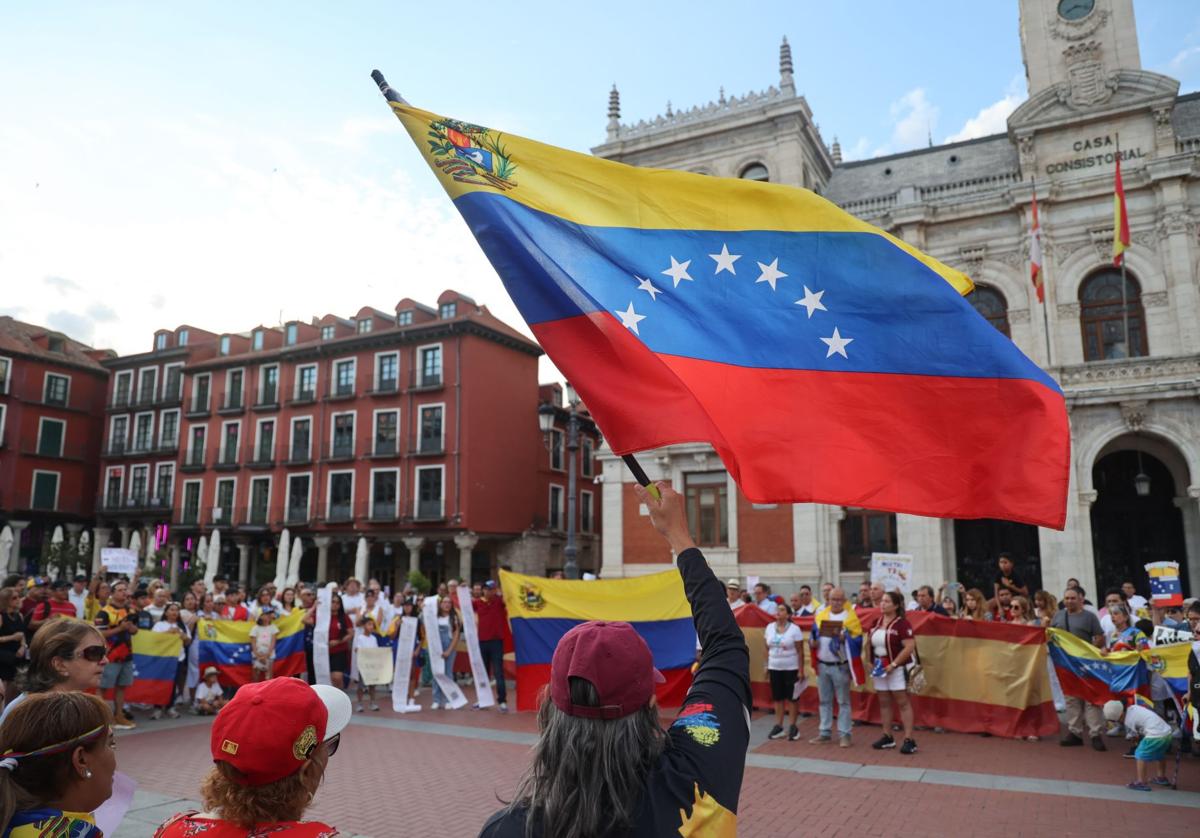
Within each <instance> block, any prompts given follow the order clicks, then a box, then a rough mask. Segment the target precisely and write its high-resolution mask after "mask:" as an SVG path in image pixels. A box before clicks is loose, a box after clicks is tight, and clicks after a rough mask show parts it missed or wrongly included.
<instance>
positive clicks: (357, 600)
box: [342, 593, 367, 622]
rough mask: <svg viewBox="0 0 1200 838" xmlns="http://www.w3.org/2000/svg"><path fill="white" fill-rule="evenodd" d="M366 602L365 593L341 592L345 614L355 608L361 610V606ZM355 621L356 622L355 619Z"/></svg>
mask: <svg viewBox="0 0 1200 838" xmlns="http://www.w3.org/2000/svg"><path fill="white" fill-rule="evenodd" d="M366 604H367V596H366V594H361V593H359V594H342V610H343V611H345V612H346V613H347V614H350V613H352V612H354V611H355V610H358V611H361V610H362V608H363V606H364V605H366ZM355 622H358V620H357V619H355Z"/></svg>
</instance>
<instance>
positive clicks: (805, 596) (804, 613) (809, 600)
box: [792, 585, 817, 617]
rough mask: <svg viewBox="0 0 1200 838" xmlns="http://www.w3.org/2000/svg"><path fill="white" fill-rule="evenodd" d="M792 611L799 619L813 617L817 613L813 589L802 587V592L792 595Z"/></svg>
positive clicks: (806, 586)
mask: <svg viewBox="0 0 1200 838" xmlns="http://www.w3.org/2000/svg"><path fill="white" fill-rule="evenodd" d="M792 611H793V612H794V613H795V616H797V617H811V616H812V615H813V614H816V613H817V603H815V602H813V595H812V588H811V587H809V586H808V585H801V586H800V590H799V591H798V592H797V593H794V594H792Z"/></svg>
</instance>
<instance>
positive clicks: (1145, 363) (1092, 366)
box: [1058, 306, 1200, 393]
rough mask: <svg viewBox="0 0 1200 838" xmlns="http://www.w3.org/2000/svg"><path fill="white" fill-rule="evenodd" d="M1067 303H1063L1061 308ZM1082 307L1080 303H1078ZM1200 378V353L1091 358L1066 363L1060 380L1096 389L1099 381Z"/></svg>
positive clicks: (1138, 382) (1118, 382) (1140, 382)
mask: <svg viewBox="0 0 1200 838" xmlns="http://www.w3.org/2000/svg"><path fill="white" fill-rule="evenodd" d="M1062 308H1063V306H1059V309H1060V311H1061V309H1062ZM1077 308H1078V306H1077ZM1197 378H1200V356H1195V355H1189V356H1185V357H1177V358H1130V359H1128V360H1125V359H1120V360H1113V361H1090V362H1088V363H1086V364H1076V365H1073V366H1069V367H1063V368H1062V370H1061V371H1060V373H1059V378H1058V380H1059V383H1060V384H1062V385H1063V386H1064V387H1068V388H1070V387H1085V388H1086V390H1087V392H1089V393H1094V392H1096V391H1097V390H1098V389H1099V385H1108V386H1114V385H1117V386H1119V385H1122V384H1128V385H1129V386H1131V387H1138V388H1144V387H1145V386H1146V385H1147V384H1153V383H1154V382H1155V381H1160V380H1167V381H1192V380H1195V379H1197Z"/></svg>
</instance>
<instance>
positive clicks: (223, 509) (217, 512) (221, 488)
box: [213, 477, 237, 526]
mask: <svg viewBox="0 0 1200 838" xmlns="http://www.w3.org/2000/svg"><path fill="white" fill-rule="evenodd" d="M236 499H237V478H236V477H226V478H223V479H221V480H218V481H217V494H216V497H215V498H213V523H214V524H226V525H229V526H232V525H233V504H234V502H235V500H236Z"/></svg>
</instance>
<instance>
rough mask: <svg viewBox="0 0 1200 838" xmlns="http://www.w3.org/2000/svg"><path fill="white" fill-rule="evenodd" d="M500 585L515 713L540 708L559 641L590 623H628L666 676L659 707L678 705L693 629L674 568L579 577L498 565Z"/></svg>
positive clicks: (687, 678)
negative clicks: (512, 657)
mask: <svg viewBox="0 0 1200 838" xmlns="http://www.w3.org/2000/svg"><path fill="white" fill-rule="evenodd" d="M500 587H501V589H502V591H503V592H504V605H505V607H506V608H507V609H508V619H509V623H510V625H511V627H512V635H513V645H514V647H515V648H516V663H517V709H518V710H536V709H537V707H538V700H539V699H540V697H541V695H540V694H541V690H542V687H543V686H545V685H546V684H547V683H549V681H550V661H551V659H552V658H553V657H554V650H555V648H556V647H557V646H558V641H559V638H561V637H562V636H563V635H564V634H566V633H567V632H568V631H570V630H571V629H572V628H574V627H575V626H577V625H579V624H580V623H585V622H587V621H589V620H612V621H617V620H619V621H624V622H627V623H629V624H631V625H632V626H633V627H634V629H635V630H636V631H637V633H638V634H640V635H641V636H642V639H643V640H645V641H646V645H647V646H649V647H650V652H651V654H653V655H654V666H655V667H657V669H658V670H659V671H660V672H662V674H663V676H664V677H665V678H666V679H667V680H666V683H665V684H659V685H658V702H659V704H661V705H662V706H664V707H678V706H679V705H680V704H682V703H683V699H684V697H685V696H686V695H687V690H688V687H689V686H691V683H692V674H691V666H692V662H693V661H695V659H696V628H695V626H694V625H693V624H692V609H691V606H690V605H688V601H687V597H686V596H685V595H684V593H683V580H682V578H681V577H680V576H679V573H678V572H677V571H674V570H669V571H666V572H664V573H655V574H651V575H649V576H638V577H632V578H629V579H598V580H595V581H593V582H579V581H568V580H564V579H543V578H541V577H540V576H524V575H522V574H519V573H509V572H508V571H504V570H502V571H500Z"/></svg>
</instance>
